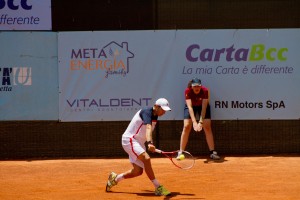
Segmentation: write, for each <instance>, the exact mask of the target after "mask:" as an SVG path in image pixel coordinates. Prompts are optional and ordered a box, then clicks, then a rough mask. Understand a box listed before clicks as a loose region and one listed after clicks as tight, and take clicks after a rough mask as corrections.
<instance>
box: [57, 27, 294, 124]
mask: <svg viewBox="0 0 300 200" xmlns="http://www.w3.org/2000/svg"><path fill="white" fill-rule="evenodd" d="M299 42H300V29H271V30H270V29H264V30H262V29H254V30H250V29H249V30H246V29H245V30H178V31H175V30H169V31H106V32H61V33H59V34H58V55H59V86H60V91H59V95H60V98H59V119H60V120H61V121H117V120H130V119H131V117H132V116H133V115H134V113H135V112H136V111H137V110H138V109H140V108H141V107H145V106H151V105H153V103H154V102H155V100H156V99H157V98H160V97H165V98H167V99H168V100H169V102H170V105H171V107H172V111H171V112H168V113H167V114H166V115H164V116H163V117H162V119H167V120H173V119H175V120H182V119H183V107H184V103H185V100H184V89H185V88H186V86H187V83H188V81H189V80H190V79H192V78H193V77H198V78H200V79H201V80H202V83H203V85H204V86H207V87H208V88H209V89H210V104H211V108H212V119H215V120H231V119H250V120H251V119H299V117H300V106H299V102H300V93H299V92H298V88H297V87H298V85H299V84H300V71H299V70H300V69H299V68H300V67H299V63H300V57H299V55H298V49H297V47H298V46H299V44H300V43H299Z"/></svg>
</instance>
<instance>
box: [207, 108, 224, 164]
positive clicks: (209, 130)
mask: <svg viewBox="0 0 300 200" xmlns="http://www.w3.org/2000/svg"><path fill="white" fill-rule="evenodd" d="M203 129H204V133H205V138H206V143H207V146H208V148H209V152H210V158H212V159H214V160H219V159H220V156H219V155H218V153H217V152H216V151H215V142H214V136H213V132H212V128H211V111H210V105H209V104H208V105H207V108H206V115H205V119H204V120H203Z"/></svg>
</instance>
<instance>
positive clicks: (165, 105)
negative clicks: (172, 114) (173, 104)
mask: <svg viewBox="0 0 300 200" xmlns="http://www.w3.org/2000/svg"><path fill="white" fill-rule="evenodd" d="M155 105H158V106H160V107H161V108H162V109H163V110H165V111H170V110H171V108H170V107H169V102H168V100H167V99H165V98H160V99H157V100H156V102H155Z"/></svg>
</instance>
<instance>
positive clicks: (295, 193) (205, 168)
mask: <svg viewBox="0 0 300 200" xmlns="http://www.w3.org/2000/svg"><path fill="white" fill-rule="evenodd" d="M152 165H153V168H154V170H155V172H156V176H157V179H158V180H159V181H160V182H161V183H162V184H163V185H164V186H165V187H166V188H168V190H170V191H171V192H172V195H171V196H169V197H157V196H155V195H154V193H153V186H152V183H151V182H150V181H149V180H148V179H147V176H146V174H145V173H144V174H143V175H142V176H140V177H137V178H134V179H127V180H124V181H122V182H120V183H119V184H118V185H117V186H115V187H114V188H113V189H112V192H109V193H107V192H105V184H106V181H107V177H108V174H109V173H110V172H111V170H113V171H115V172H116V173H120V172H123V171H125V170H127V169H130V167H131V165H130V164H129V162H128V160H127V159H123V158H120V159H76V160H73V159H67V160H32V161H0V176H1V177H0V199H5V200H16V199H22V200H31V199H35V200H36V199H38V200H43V199H72V200H77V199H78V200H83V199H88V200H93V199H97V200H99V199H114V200H115V199H121V200H122V199H126V200H129V199H130V200H134V199H149V200H150V199H174V200H175V199H207V200H220V199H222V200H243V199H249V200H253V199H255V200H260V199H261V200H268V199H272V200H276V199H278V200H279V199H280V200H283V199H284V200H296V199H299V191H300V156H299V155H294V154H293V155H272V156H268V155H266V156H245V157H241V156H238V157H235V156H228V157H224V158H223V159H222V160H221V162H212V161H209V160H207V159H206V158H202V157H200V158H197V160H196V164H195V166H194V167H193V168H192V169H190V170H181V169H178V168H176V167H174V166H173V165H172V164H171V163H170V161H169V160H168V159H165V158H154V159H152Z"/></svg>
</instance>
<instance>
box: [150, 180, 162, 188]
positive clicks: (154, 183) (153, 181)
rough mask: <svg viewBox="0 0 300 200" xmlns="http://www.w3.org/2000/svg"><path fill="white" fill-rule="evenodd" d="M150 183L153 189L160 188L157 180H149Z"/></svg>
mask: <svg viewBox="0 0 300 200" xmlns="http://www.w3.org/2000/svg"><path fill="white" fill-rule="evenodd" d="M151 181H152V183H153V185H154V187H155V188H158V187H159V186H160V184H159V182H158V180H156V179H153V180H151Z"/></svg>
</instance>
